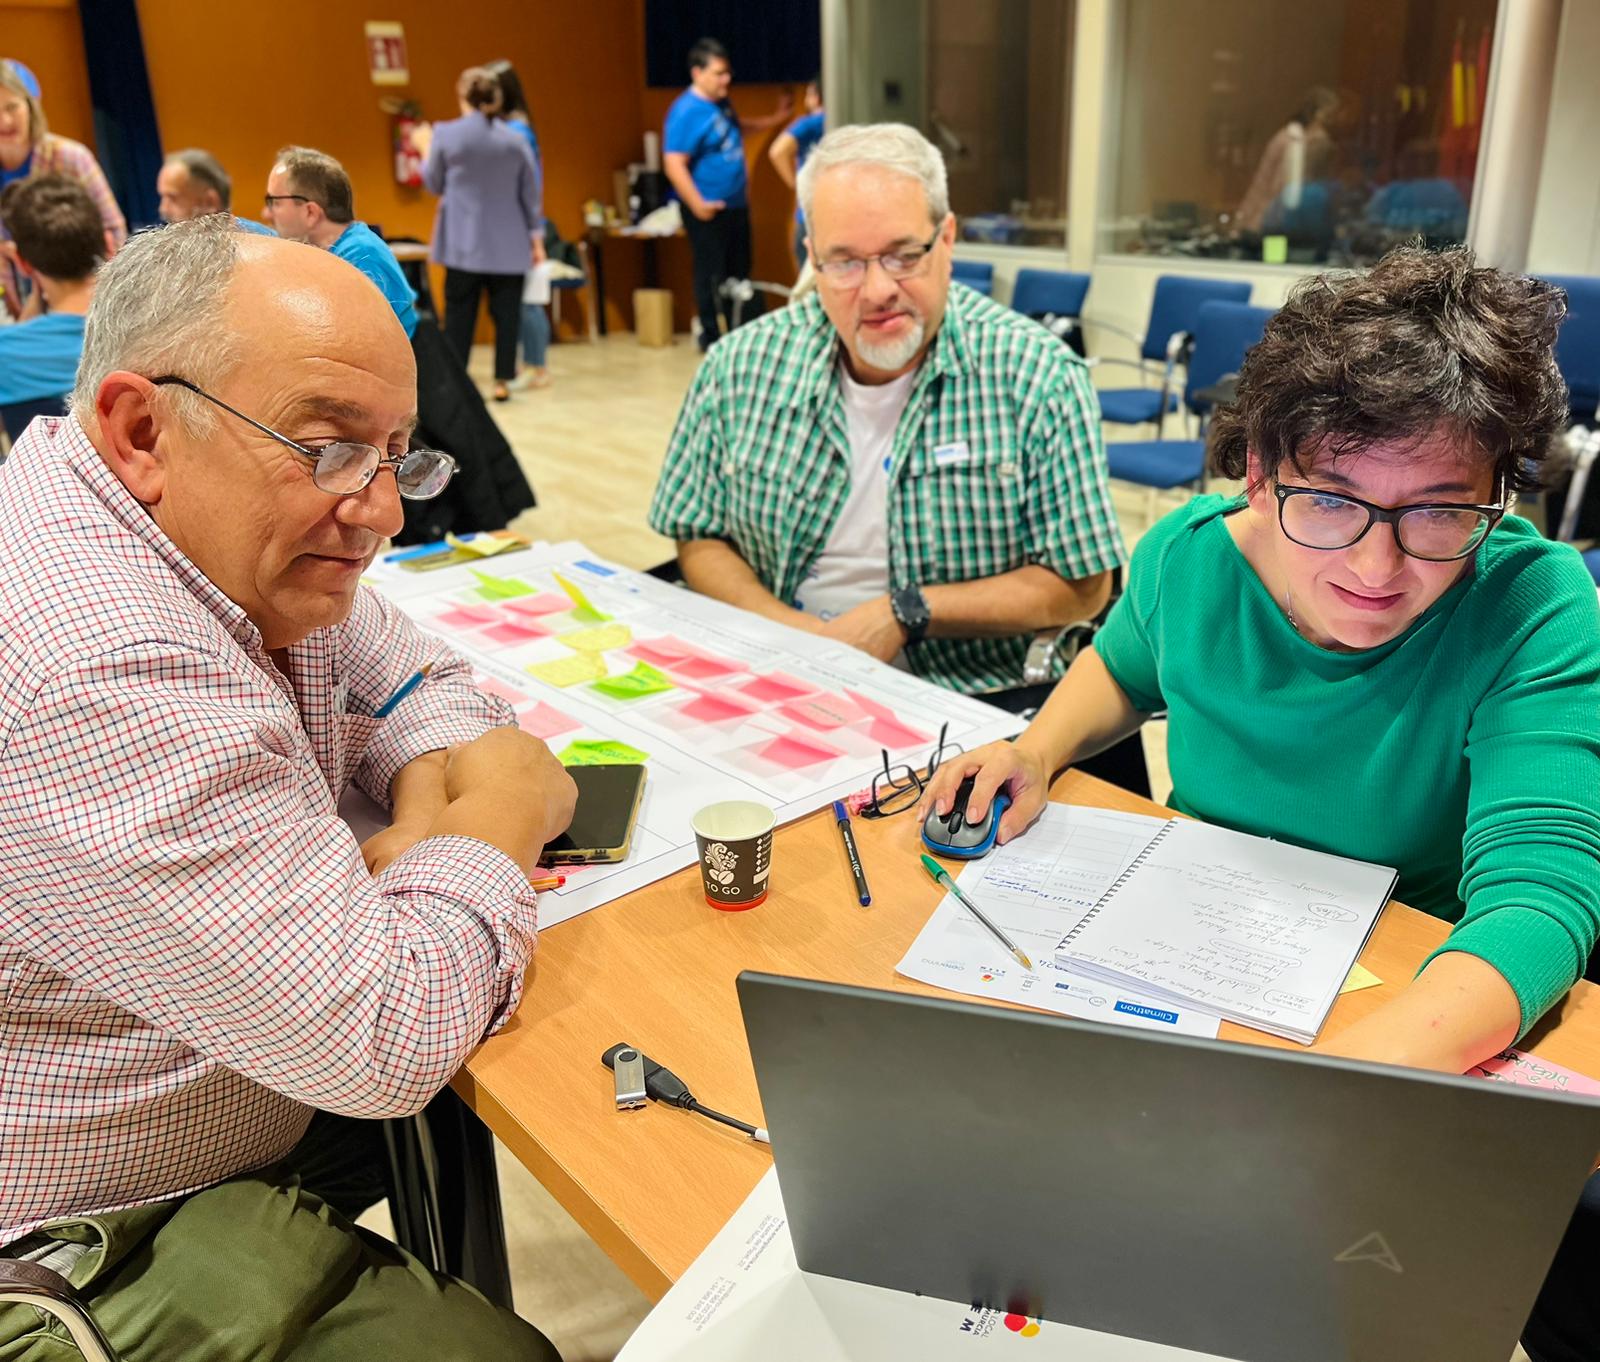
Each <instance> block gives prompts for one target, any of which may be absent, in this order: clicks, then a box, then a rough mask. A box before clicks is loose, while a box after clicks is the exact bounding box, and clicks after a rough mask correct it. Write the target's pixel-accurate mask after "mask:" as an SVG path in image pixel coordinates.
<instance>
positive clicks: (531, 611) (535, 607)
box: [502, 591, 572, 615]
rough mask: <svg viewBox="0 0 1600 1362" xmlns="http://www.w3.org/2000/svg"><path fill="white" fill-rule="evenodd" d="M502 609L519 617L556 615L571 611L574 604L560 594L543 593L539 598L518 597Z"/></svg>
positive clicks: (506, 603) (505, 603)
mask: <svg viewBox="0 0 1600 1362" xmlns="http://www.w3.org/2000/svg"><path fill="white" fill-rule="evenodd" d="M502 608H503V609H506V610H514V611H516V613H517V614H519V615H554V614H556V613H557V612H558V611H561V610H571V609H572V602H571V601H570V600H568V599H567V597H565V596H563V595H561V594H559V593H558V592H555V591H541V592H540V593H539V594H538V595H537V596H518V597H517V598H516V599H515V600H510V601H506V602H504V604H503V607H502Z"/></svg>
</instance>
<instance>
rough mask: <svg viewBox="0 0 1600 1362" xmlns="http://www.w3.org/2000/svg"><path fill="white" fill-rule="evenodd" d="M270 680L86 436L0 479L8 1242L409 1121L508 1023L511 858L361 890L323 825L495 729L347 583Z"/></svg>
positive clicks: (405, 874) (433, 844)
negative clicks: (409, 771)
mask: <svg viewBox="0 0 1600 1362" xmlns="http://www.w3.org/2000/svg"><path fill="white" fill-rule="evenodd" d="M251 513H252V508H251V507H250V506H248V505H244V504H241V505H240V507H239V514H240V515H241V516H247V515H250V514H251ZM289 660H290V664H291V666H290V671H291V672H292V684H291V681H290V679H288V678H286V677H284V676H283V675H282V673H280V672H279V671H278V670H277V669H276V668H275V667H273V666H272V664H271V662H270V660H269V658H268V656H267V654H266V652H265V651H264V649H263V647H262V640H261V636H260V635H259V633H258V632H257V631H256V629H255V626H254V625H252V624H251V623H250V621H249V620H248V619H247V618H246V617H245V614H244V612H243V611H242V610H241V609H240V608H239V607H238V606H237V605H235V604H234V603H233V602H232V601H230V600H229V599H228V598H227V597H226V596H224V595H223V594H222V592H221V591H220V590H218V589H217V587H216V586H214V585H213V584H212V582H211V581H210V580H209V579H208V578H207V577H206V576H205V575H204V574H203V573H202V572H201V571H200V570H199V568H198V567H196V566H195V564H193V563H192V562H190V561H189V560H188V559H187V558H186V557H185V556H184V555H183V554H182V553H181V552H180V551H179V550H178V548H177V547H176V545H174V544H173V543H172V541H171V540H169V539H168V538H167V537H166V536H165V535H164V534H163V533H162V532H161V531H160V530H159V529H158V528H157V527H156V525H155V522H154V521H153V520H152V519H151V518H150V516H149V515H148V514H147V513H146V512H145V511H144V510H143V508H142V507H140V505H139V504H138V503H137V502H136V501H135V500H134V499H133V497H132V496H131V495H129V493H128V492H127V490H126V489H125V488H124V487H123V486H122V484H121V483H120V482H119V481H118V480H117V479H116V478H115V477H114V476H113V475H112V473H111V472H110V470H109V469H108V468H107V467H106V466H105V464H104V463H103V462H102V461H101V459H100V457H99V455H98V454H97V453H96V452H95V450H94V447H93V446H92V445H91V444H90V443H89V441H88V439H87V438H86V437H85V435H84V433H83V431H82V429H81V428H80V427H79V426H78V424H77V423H76V421H74V420H72V419H71V418H68V419H66V420H57V421H46V422H36V423H35V424H34V425H33V426H31V427H30V428H29V430H28V431H27V433H26V434H25V435H24V436H23V438H22V439H21V440H19V441H18V442H17V444H16V447H15V448H14V449H13V450H12V453H11V457H10V458H9V459H8V460H7V461H6V462H5V463H4V464H3V465H0V1244H4V1243H6V1242H7V1241H9V1240H12V1239H16V1238H19V1237H21V1236H22V1235H23V1234H25V1233H27V1232H29V1231H31V1230H33V1229H34V1228H36V1227H38V1226H39V1225H40V1224H42V1223H44V1222H46V1221H48V1220H51V1219H54V1218H57V1217H63V1216H71V1215H81V1214H88V1213H91V1212H95V1211H110V1210H116V1209H120V1208H122V1207H127V1206H135V1205H140V1204H143V1203H146V1202H150V1201H157V1200H164V1199H166V1198H169V1197H176V1196H180V1195H183V1194H185V1193H188V1192H191V1191H195V1190H197V1189H199V1188H202V1187H206V1186H209V1185H210V1184H212V1183H215V1182H218V1181H220V1180H222V1179H224V1178H227V1177H230V1176H232V1175H234V1174H236V1173H240V1172H243V1171H246V1170H248V1169H251V1168H255V1167H259V1166H261V1165H264V1164H267V1163H270V1162H272V1161H273V1160H274V1159H277V1158H279V1157H281V1156H282V1155H283V1154H285V1153H286V1152H287V1151H288V1150H289V1149H290V1148H291V1147H292V1146H293V1145H294V1143H295V1142H296V1141H297V1140H298V1139H299V1137H300V1135H301V1134H302V1133H303V1132H304V1130H305V1127H306V1124H307V1122H308V1120H309V1119H310V1112H311V1108H312V1107H321V1108H324V1109H326V1110H329V1111H334V1112H342V1113H346V1114H349V1115H353V1116H393V1115H398V1114H402V1113H406V1112H411V1111H415V1110H417V1109H418V1108H420V1107H421V1106H422V1104H423V1103H424V1102H426V1101H427V1099H428V1098H429V1097H431V1096H432V1095H433V1094H434V1093H435V1092H436V1091H438V1089H439V1088H440V1087H442V1086H443V1084H444V1083H445V1082H446V1080H447V1079H448V1078H449V1077H450V1075H451V1074H452V1073H453V1072H454V1071H455V1069H456V1068H457V1067H458V1066H459V1065H460V1063H461V1061H462V1059H463V1058H464V1057H465V1056H466V1055H467V1053H468V1052H469V1051H470V1050H471V1049H472V1047H473V1046H474V1045H476V1044H477V1043H478V1042H479V1041H480V1040H481V1039H482V1038H483V1036H484V1035H485V1034H486V1033H487V1032H489V1031H491V1030H493V1029H494V1028H495V1027H496V1026H497V1025H499V1024H500V1023H501V1022H502V1021H503V1020H504V1019H505V1018H506V1017H507V1016H508V1015H509V1014H510V1012H511V1011H512V1010H513V1009H514V1008H515V1006H516V1004H517V1000H518V997H519V994H520V990H521V981H522V976H523V971H524V969H525V968H526V966H527V963H528V958H529V955H530V954H531V952H532V950H533V945H534V896H533V891H532V890H530V889H529V888H528V884H527V880H526V878H525V877H524V876H523V874H522V873H521V872H520V871H519V870H518V869H517V866H516V864H515V863H514V862H513V861H512V860H511V859H510V858H509V857H507V856H506V855H505V854H504V853H502V852H500V851H497V850H495V849H494V848H493V847H491V846H489V845H488V844H487V843H486V842H481V841H477V840H475V839H473V838H467V837H438V838H429V839H427V840H426V841H423V842H420V843H418V844H417V845H416V846H414V847H413V848H411V850H409V851H408V852H407V853H406V854H405V855H403V856H401V857H399V858H398V859H397V860H395V861H394V862H393V864H391V865H390V866H389V867H388V869H386V870H385V871H384V872H383V873H382V874H381V875H378V876H376V877H372V876H369V875H368V874H367V871H366V868H365V866H364V865H363V863H362V860H361V851H360V848H359V846H358V845H357V842H356V839H355V836H354V834H352V833H351V831H350V829H349V828H348V827H347V826H346V825H345V824H344V823H343V822H342V821H341V820H340V818H339V817H338V815H337V813H336V811H335V806H336V804H337V801H338V798H339V795H340V793H341V792H342V791H343V790H344V788H345V786H346V784H347V783H348V782H349V781H350V780H352V779H354V781H355V782H356V784H357V785H359V786H360V787H361V788H362V789H363V790H365V791H366V792H367V793H368V794H369V795H371V796H372V797H373V798H374V799H376V800H378V801H379V803H381V804H383V805H384V806H385V807H388V804H389V785H390V781H391V780H392V779H393V777H394V775H395V773H396V772H397V771H398V770H399V769H400V768H401V767H402V766H403V765H405V763H406V762H408V761H410V760H411V759H412V758H413V757H416V756H418V755H420V754H421V753H423V752H427V751H432V750H435V749H438V748H442V747H445V746H447V745H449V744H451V743H456V742H464V741H468V740H470V739H472V738H475V737H477V736H479V735H480V734H482V733H484V732H486V731H487V730H489V729H490V728H492V727H494V726H496V725H500V724H508V723H510V722H512V715H511V711H510V708H509V706H507V705H505V703H504V702H503V701H500V700H496V699H493V698H490V697H488V696H485V695H484V694H482V693H481V692H480V691H479V690H478V689H477V688H476V687H475V686H474V685H473V684H472V680H471V675H470V672H469V671H468V668H467V666H466V664H465V663H464V662H463V661H462V660H461V659H460V658H459V657H457V656H456V655H454V654H452V653H450V652H449V651H448V650H447V649H445V648H444V647H443V646H442V645H441V644H439V643H438V642H437V641H436V640H434V639H431V638H429V637H428V636H427V635H424V634H423V633H421V632H420V631H419V630H418V629H416V628H415V626H413V625H412V624H411V623H410V622H409V621H408V620H407V619H406V618H405V617H404V616H403V615H402V614H401V613H400V612H399V611H398V610H396V609H395V608H394V607H393V606H392V605H390V604H389V603H388V602H386V601H384V600H383V599H382V598H381V597H379V596H378V595H376V594H375V593H373V592H371V591H369V590H367V589H366V588H362V589H361V591H360V592H359V594H358V596H357V599H356V603H355V608H354V609H353V611H352V612H351V615H350V618H349V619H347V620H346V621H345V622H344V623H343V624H342V625H339V626H338V627H336V628H330V629H320V630H318V631H317V632H315V633H313V634H312V635H311V636H310V637H309V638H307V639H306V640H305V641H304V642H303V643H300V644H298V645H296V646H295V647H294V648H292V649H291V650H290V651H289ZM426 661H432V662H433V664H434V666H433V671H432V673H431V674H430V675H429V677H428V679H427V680H426V681H425V682H424V683H423V684H422V685H421V686H420V687H419V688H418V689H417V690H416V691H414V692H413V693H412V694H411V695H410V696H409V697H408V698H407V699H406V700H404V701H403V702H402V703H401V704H400V706H399V708H398V709H396V711H395V712H394V714H393V716H392V717H391V718H390V719H387V720H381V721H380V720H377V719H373V718H372V717H371V714H372V711H373V710H374V709H375V708H377V707H378V706H379V705H380V704H382V703H383V701H384V700H385V699H387V698H388V697H389V696H390V695H391V694H393V692H394V691H395V690H396V689H397V688H398V687H399V686H400V684H401V683H402V682H403V681H404V680H405V679H406V678H407V677H409V676H410V675H412V674H413V673H414V672H415V671H416V670H417V669H418V668H419V667H420V666H421V665H422V664H423V663H424V662H426Z"/></svg>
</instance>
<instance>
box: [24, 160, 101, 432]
mask: <svg viewBox="0 0 1600 1362" xmlns="http://www.w3.org/2000/svg"><path fill="white" fill-rule="evenodd" d="M0 221H3V222H4V223H5V227H6V230H7V231H8V232H10V234H11V240H10V241H8V242H6V243H5V249H6V250H7V252H8V253H9V254H10V256H11V258H12V260H13V261H15V263H16V265H17V268H18V269H19V270H20V271H21V272H22V273H23V274H24V275H25V276H27V277H28V278H29V279H31V280H32V281H33V285H34V287H35V288H37V289H38V290H39V294H40V296H41V298H42V299H43V302H44V308H45V311H44V314H43V315H42V316H39V317H35V318H33V319H32V320H31V321H25V322H18V323H17V324H16V325H15V326H6V327H0V408H4V407H13V406H16V405H18V404H22V403H36V402H40V401H44V400H47V399H50V398H65V396H66V394H67V393H69V392H70V391H71V390H72V384H73V380H74V379H75V378H76V377H77V373H78V358H79V356H80V355H81V354H82V353H83V318H84V314H85V313H86V312H88V310H89V300H90V299H91V298H93V297H94V273H95V270H97V269H98V268H99V267H100V262H101V261H102V260H103V259H104V258H105V253H106V238H105V229H104V224H103V223H102V221H101V218H100V210H99V208H97V207H96V206H95V201H94V200H93V199H92V198H90V197H89V192H88V190H86V189H85V188H84V187H83V186H82V185H81V184H79V183H78V182H77V181H76V180H69V179H67V178H66V177H65V176H62V175H36V176H34V177H33V178H32V179H31V180H20V181H18V182H17V183H15V184H10V185H7V186H6V188H5V192H4V193H3V194H0ZM12 416H13V418H16V419H20V418H17V414H16V413H15V412H13V413H12ZM9 433H10V435H11V438H12V439H13V440H14V439H16V438H17V437H18V436H19V435H21V434H22V431H21V430H12V431H10V432H9Z"/></svg>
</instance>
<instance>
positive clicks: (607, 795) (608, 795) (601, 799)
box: [539, 766, 644, 865]
mask: <svg viewBox="0 0 1600 1362" xmlns="http://www.w3.org/2000/svg"><path fill="white" fill-rule="evenodd" d="M567 774H568V775H570V776H571V777H572V779H573V780H574V781H575V782H577V786H578V807H577V808H576V809H575V810H574V811H573V814H572V826H571V827H569V828H568V829H567V830H566V831H565V832H564V833H562V834H561V836H559V837H557V838H556V839H555V841H553V842H550V843H548V844H546V846H545V849H544V854H543V855H542V856H540V857H539V859H540V861H541V862H543V863H544V864H545V865H597V864H602V865H603V864H605V863H606V862H608V861H620V860H622V859H623V858H624V857H625V856H626V855H627V854H628V843H629V842H631V841H632V840H633V824H634V820H635V819H636V818H637V817H638V816H639V800H640V797H641V796H642V795H643V794H644V767H643V766H569V767H567Z"/></svg>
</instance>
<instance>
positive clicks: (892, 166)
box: [796, 123, 950, 228]
mask: <svg viewBox="0 0 1600 1362" xmlns="http://www.w3.org/2000/svg"><path fill="white" fill-rule="evenodd" d="M846 165H874V166H881V167H882V168H883V169H885V170H888V171H892V172H894V173H895V174H896V175H904V176H906V177H907V178H909V179H913V180H915V181H917V183H918V184H920V185H921V186H922V189H923V192H924V193H925V194H926V195H927V196H928V216H929V218H930V219H931V221H932V223H933V225H934V226H938V225H939V224H940V223H941V222H943V221H944V219H945V215H946V214H947V213H948V212H949V211H950V182H949V179H948V178H947V176H946V175H945V169H944V157H943V156H941V155H940V154H939V148H938V147H936V146H934V145H933V143H932V142H930V141H929V140H928V139H927V138H926V137H924V136H923V135H922V134H921V133H920V132H918V131H917V130H916V129H915V128H910V127H907V126H906V125H905V124H904V123H858V124H855V125H854V126H851V127H845V128H835V129H834V130H833V131H832V132H830V133H829V134H828V135H827V136H826V137H824V138H823V139H822V141H820V142H818V143H817V145H816V147H815V148H814V149H813V150H812V152H811V155H810V156H808V157H806V163H805V165H804V166H802V167H801V170H800V179H799V183H798V184H797V186H796V189H797V192H798V194H799V196H800V212H801V214H802V215H803V216H804V217H805V220H806V225H807V227H808V228H809V227H810V224H811V202H812V199H813V198H814V197H815V195H816V192H817V177H818V176H819V175H821V174H822V173H823V172H824V171H828V170H832V169H834V168H835V167H836V166H846Z"/></svg>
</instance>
